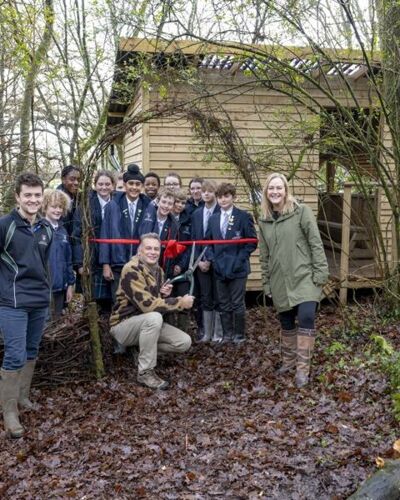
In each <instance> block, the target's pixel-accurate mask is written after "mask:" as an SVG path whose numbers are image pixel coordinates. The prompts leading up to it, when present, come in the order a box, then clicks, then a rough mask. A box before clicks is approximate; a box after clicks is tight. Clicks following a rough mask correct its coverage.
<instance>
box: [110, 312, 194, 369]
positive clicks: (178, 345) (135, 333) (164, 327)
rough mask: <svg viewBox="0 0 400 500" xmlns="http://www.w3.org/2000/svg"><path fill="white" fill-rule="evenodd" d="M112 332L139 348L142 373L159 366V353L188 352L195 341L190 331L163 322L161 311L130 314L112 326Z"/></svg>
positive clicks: (118, 337)
mask: <svg viewBox="0 0 400 500" xmlns="http://www.w3.org/2000/svg"><path fill="white" fill-rule="evenodd" d="M110 333H111V335H112V336H113V337H114V338H115V340H116V341H117V342H119V343H120V344H122V345H123V346H130V345H136V346H138V347H139V366H138V370H139V373H143V372H145V371H147V370H152V369H153V368H155V367H156V365H157V353H158V352H162V353H167V352H185V351H187V350H188V349H189V348H190V346H191V344H192V340H191V338H190V337H189V335H188V334H187V333H185V332H183V331H182V330H179V329H178V328H175V327H174V326H172V325H169V324H168V323H164V321H163V317H162V315H161V314H160V313H158V312H150V313H144V314H139V315H138V316H131V317H130V318H128V319H125V320H123V321H121V323H118V325H115V326H113V327H112V328H111V329H110Z"/></svg>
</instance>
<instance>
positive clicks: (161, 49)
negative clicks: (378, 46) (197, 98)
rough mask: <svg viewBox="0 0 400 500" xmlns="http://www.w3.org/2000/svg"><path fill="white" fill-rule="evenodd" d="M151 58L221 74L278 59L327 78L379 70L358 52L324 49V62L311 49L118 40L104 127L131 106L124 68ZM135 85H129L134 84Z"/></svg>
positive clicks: (375, 62) (377, 63) (353, 77)
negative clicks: (124, 92)
mask: <svg viewBox="0 0 400 500" xmlns="http://www.w3.org/2000/svg"><path fill="white" fill-rule="evenodd" d="M146 54H147V55H149V56H153V61H154V62H155V64H157V65H158V66H159V67H160V68H162V67H163V66H165V65H168V64H175V65H176V64H177V63H179V64H180V65H195V66H197V67H198V68H201V69H204V70H210V71H221V72H224V71H226V72H228V71H229V72H237V71H241V72H244V71H246V70H250V71H251V70H253V71H254V70H256V69H257V68H260V67H261V66H263V67H268V65H271V63H272V62H273V61H274V60H275V61H276V60H277V59H279V60H285V61H286V63H287V64H288V65H289V66H290V67H292V68H295V69H297V70H299V71H301V72H302V73H305V74H306V73H309V74H313V73H315V72H324V74H325V75H326V76H327V77H335V76H339V75H340V76H342V77H343V76H344V77H346V78H348V79H350V80H354V81H355V80H357V79H358V78H361V77H362V76H364V75H366V74H368V73H369V72H370V71H371V69H372V71H374V72H376V71H379V68H380V61H379V59H378V58H376V59H374V60H371V61H369V65H367V64H366V62H365V59H364V56H363V53H362V52H361V51H358V50H350V49H349V50H344V49H342V50H336V49H329V48H328V49H325V50H324V54H325V56H327V57H326V58H325V59H323V58H322V57H318V55H316V54H315V52H313V50H312V48H310V47H281V46H272V45H261V44H239V43H235V42H221V43H220V44H218V43H207V42H199V41H193V40H170V41H164V40H157V39H153V40H152V39H144V38H121V40H120V44H119V49H118V53H117V58H116V62H115V71H114V79H113V85H112V91H111V95H110V101H109V111H108V116H107V126H108V127H110V126H113V125H117V124H119V123H121V122H122V121H123V119H124V115H125V113H126V111H127V108H128V106H129V105H130V103H127V102H125V103H124V102H123V100H122V99H121V95H120V92H119V90H118V83H121V82H122V81H124V79H125V78H126V77H125V75H126V71H125V69H126V67H127V66H132V65H133V66H134V65H135V64H137V61H138V57H140V56H143V55H146ZM135 83H136V82H132V85H135Z"/></svg>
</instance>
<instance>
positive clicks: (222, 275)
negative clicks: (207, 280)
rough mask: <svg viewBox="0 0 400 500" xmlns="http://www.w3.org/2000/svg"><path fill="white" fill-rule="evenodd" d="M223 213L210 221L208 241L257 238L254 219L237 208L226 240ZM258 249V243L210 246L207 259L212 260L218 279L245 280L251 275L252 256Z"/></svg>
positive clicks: (232, 216)
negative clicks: (223, 230) (223, 228)
mask: <svg viewBox="0 0 400 500" xmlns="http://www.w3.org/2000/svg"><path fill="white" fill-rule="evenodd" d="M220 222H221V213H220V212H219V213H214V214H213V215H212V216H211V217H210V220H209V221H208V229H207V234H206V239H211V240H222V239H226V240H233V239H240V238H257V233H256V230H255V227H254V220H253V217H252V216H251V215H250V214H249V213H248V212H246V211H245V210H241V209H239V208H237V207H233V210H232V215H231V217H230V219H229V223H228V228H227V231H226V235H225V238H223V237H222V234H221V229H220ZM256 248H257V243H245V244H243V243H240V244H238V245H233V244H229V245H210V246H209V247H208V250H207V253H206V257H207V259H208V260H211V261H212V263H213V267H214V272H215V275H216V277H217V278H218V279H221V280H224V279H236V278H245V277H246V276H248V275H249V274H250V254H251V253H252V252H254V250H255V249H256Z"/></svg>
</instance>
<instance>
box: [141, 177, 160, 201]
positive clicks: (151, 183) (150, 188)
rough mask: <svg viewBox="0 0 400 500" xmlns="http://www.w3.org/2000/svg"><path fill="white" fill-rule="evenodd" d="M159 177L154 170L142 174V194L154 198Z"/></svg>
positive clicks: (158, 187) (157, 188)
mask: <svg viewBox="0 0 400 500" xmlns="http://www.w3.org/2000/svg"><path fill="white" fill-rule="evenodd" d="M160 184H161V182H160V178H159V176H158V175H157V174H156V173H155V172H149V173H147V174H146V175H145V176H144V194H145V195H146V196H148V197H149V198H150V200H154V199H155V198H156V197H157V193H158V190H159V189H160Z"/></svg>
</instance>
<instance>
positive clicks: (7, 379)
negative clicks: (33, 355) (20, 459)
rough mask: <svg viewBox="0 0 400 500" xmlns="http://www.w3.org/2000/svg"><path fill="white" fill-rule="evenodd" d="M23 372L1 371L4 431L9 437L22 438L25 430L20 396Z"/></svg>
mask: <svg viewBox="0 0 400 500" xmlns="http://www.w3.org/2000/svg"><path fill="white" fill-rule="evenodd" d="M20 376H21V370H13V371H8V370H3V369H1V405H2V407H3V418H4V429H5V431H6V433H7V435H8V436H10V437H12V438H20V437H22V436H23V434H24V428H23V427H22V425H21V424H20V421H19V412H18V396H19V386H20Z"/></svg>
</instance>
